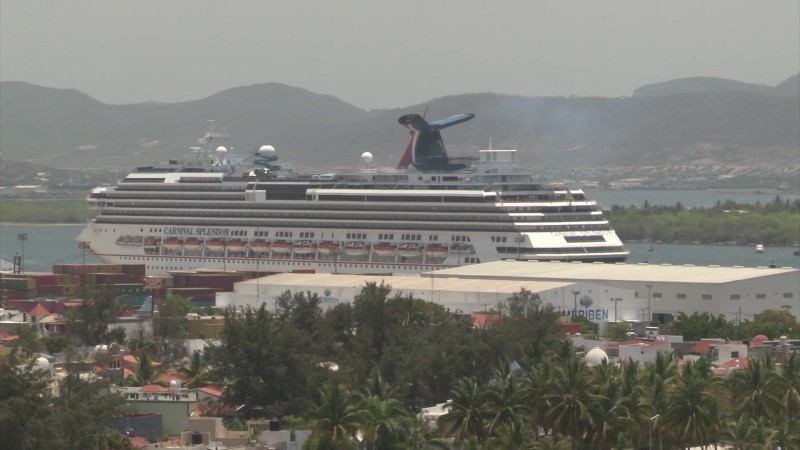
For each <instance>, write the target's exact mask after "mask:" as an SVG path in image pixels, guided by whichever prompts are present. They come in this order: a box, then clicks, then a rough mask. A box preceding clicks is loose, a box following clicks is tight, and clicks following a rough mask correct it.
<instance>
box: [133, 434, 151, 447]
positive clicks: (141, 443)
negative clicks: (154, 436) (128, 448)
mask: <svg viewBox="0 0 800 450" xmlns="http://www.w3.org/2000/svg"><path fill="white" fill-rule="evenodd" d="M130 440H131V445H132V446H133V447H134V448H147V446H148V445H150V443H149V442H148V441H147V438H146V437H142V436H131V437H130Z"/></svg>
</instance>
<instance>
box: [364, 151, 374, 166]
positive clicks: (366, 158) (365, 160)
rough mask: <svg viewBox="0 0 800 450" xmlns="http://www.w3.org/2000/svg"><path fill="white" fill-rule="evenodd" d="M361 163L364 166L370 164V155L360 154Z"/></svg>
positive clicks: (366, 153)
mask: <svg viewBox="0 0 800 450" xmlns="http://www.w3.org/2000/svg"><path fill="white" fill-rule="evenodd" d="M361 162H362V163H364V164H370V163H372V153H370V152H364V153H362V154H361Z"/></svg>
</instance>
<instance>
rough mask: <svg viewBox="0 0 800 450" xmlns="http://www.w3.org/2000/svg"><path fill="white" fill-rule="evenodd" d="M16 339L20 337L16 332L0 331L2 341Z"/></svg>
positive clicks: (0, 340)
mask: <svg viewBox="0 0 800 450" xmlns="http://www.w3.org/2000/svg"><path fill="white" fill-rule="evenodd" d="M15 339H19V336H17V335H16V334H11V333H0V342H11V341H13V340H15Z"/></svg>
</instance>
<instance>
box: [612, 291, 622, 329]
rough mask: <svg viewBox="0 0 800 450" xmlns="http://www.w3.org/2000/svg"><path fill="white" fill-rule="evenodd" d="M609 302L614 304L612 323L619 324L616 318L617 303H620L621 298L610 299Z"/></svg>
mask: <svg viewBox="0 0 800 450" xmlns="http://www.w3.org/2000/svg"><path fill="white" fill-rule="evenodd" d="M611 301H613V302H614V323H617V322H619V319H618V318H617V317H618V316H617V304H618V303H619V302H621V301H622V299H621V298H619V297H617V298H612V299H611Z"/></svg>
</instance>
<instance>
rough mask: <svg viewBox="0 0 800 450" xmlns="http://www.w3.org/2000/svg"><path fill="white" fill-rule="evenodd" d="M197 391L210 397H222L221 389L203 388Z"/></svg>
mask: <svg viewBox="0 0 800 450" xmlns="http://www.w3.org/2000/svg"><path fill="white" fill-rule="evenodd" d="M197 390H198V391H200V392H204V393H206V394H208V395H211V396H212V397H222V389H220V388H218V387H214V386H203V387H201V388H197Z"/></svg>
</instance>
